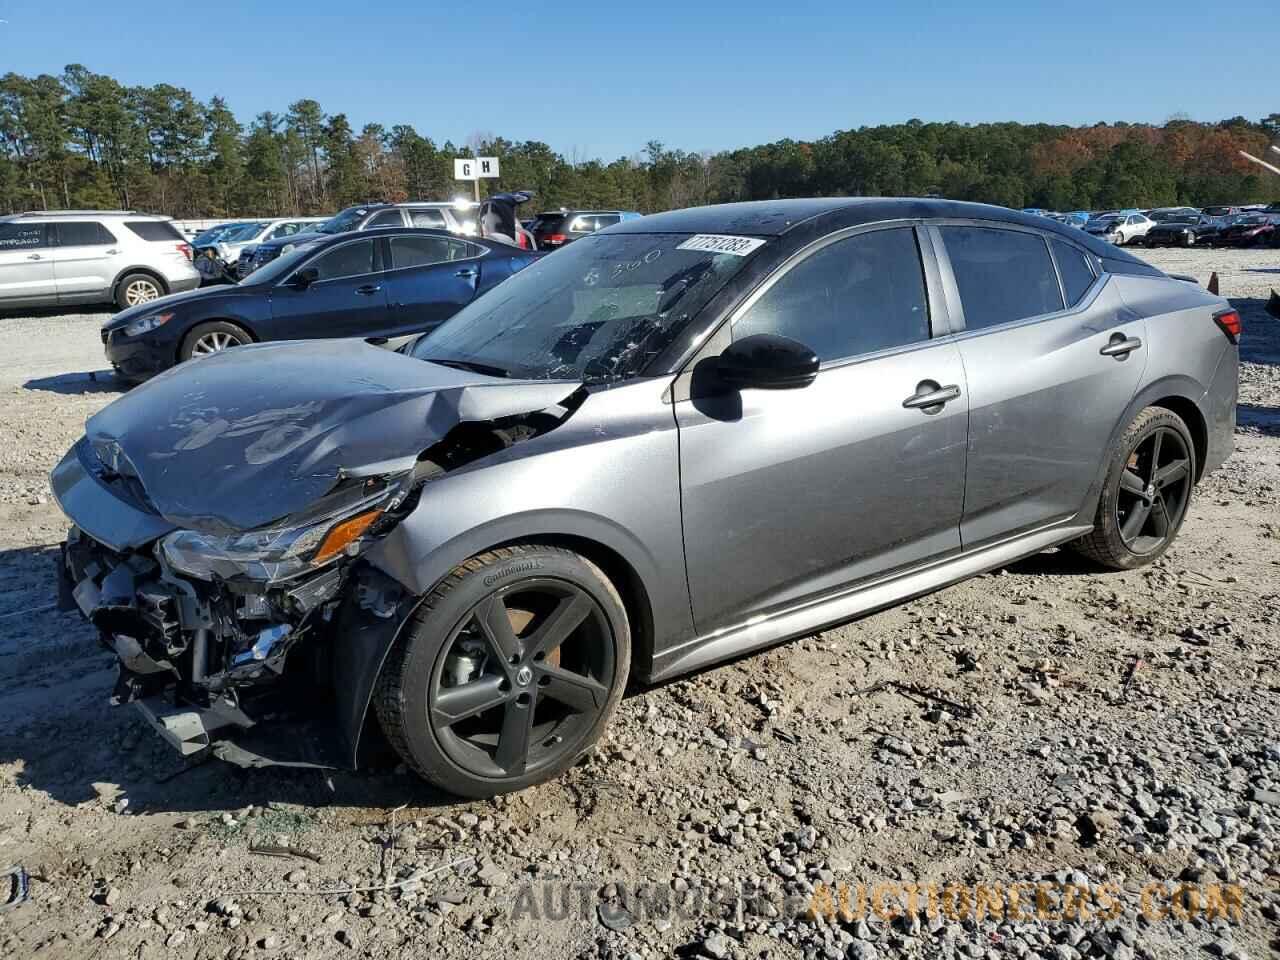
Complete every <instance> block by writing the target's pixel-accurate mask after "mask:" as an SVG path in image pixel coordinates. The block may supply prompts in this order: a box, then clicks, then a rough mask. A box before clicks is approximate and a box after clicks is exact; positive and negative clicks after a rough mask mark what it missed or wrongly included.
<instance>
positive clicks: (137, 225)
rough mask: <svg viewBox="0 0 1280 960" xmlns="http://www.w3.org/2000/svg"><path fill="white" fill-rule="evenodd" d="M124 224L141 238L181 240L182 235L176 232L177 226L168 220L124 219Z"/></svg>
mask: <svg viewBox="0 0 1280 960" xmlns="http://www.w3.org/2000/svg"><path fill="white" fill-rule="evenodd" d="M124 225H125V226H126V227H128V228H129V230H130V231H131V232H132V233H134V234H135V235H136V236H139V237H141V238H142V239H143V240H152V241H158V240H177V241H179V242H182V241H183V236H182V234H180V233H179V232H178V228H177V227H175V226H174V225H173V224H172V223H170V222H169V221H168V220H126V221H125V223H124Z"/></svg>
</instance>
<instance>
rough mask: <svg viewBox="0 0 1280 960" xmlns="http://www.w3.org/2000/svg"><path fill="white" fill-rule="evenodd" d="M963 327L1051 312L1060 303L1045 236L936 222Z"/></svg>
mask: <svg viewBox="0 0 1280 960" xmlns="http://www.w3.org/2000/svg"><path fill="white" fill-rule="evenodd" d="M938 232H939V233H941V234H942V240H943V243H945V244H946V248H947V257H948V258H949V259H950V261H951V271H952V273H954V274H955V278H956V287H957V288H958V289H959V291H960V304H961V306H962V307H963V308H964V325H965V329H967V330H983V329H986V328H987V327H995V326H999V325H1000V324H1002V323H1012V322H1013V321H1015V320H1025V319H1027V318H1028V317H1038V316H1041V315H1042V314H1046V313H1054V312H1056V311H1058V310H1062V309H1063V307H1064V304H1063V300H1062V290H1061V288H1060V287H1059V286H1058V275H1057V274H1056V273H1055V272H1054V269H1053V261H1052V260H1051V259H1050V258H1049V248H1048V246H1047V245H1046V244H1045V241H1044V238H1043V237H1041V236H1040V235H1039V234H1036V233H1027V232H1023V231H1021V230H1003V229H999V228H994V227H961V226H946V227H939V228H938Z"/></svg>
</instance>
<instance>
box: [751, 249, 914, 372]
mask: <svg viewBox="0 0 1280 960" xmlns="http://www.w3.org/2000/svg"><path fill="white" fill-rule="evenodd" d="M756 333H772V334H778V335H779V336H784V337H790V338H791V339H793V340H798V341H799V342H800V343H803V344H804V345H805V346H807V347H808V348H809V349H811V350H812V351H813V352H814V353H816V354H817V355H818V357H819V358H820V359H821V360H823V361H824V362H825V361H832V360H843V359H846V358H849V357H855V356H859V355H861V354H865V353H873V352H875V351H877V350H887V349H890V348H892V347H901V346H905V345H907V344H912V343H919V342H921V341H924V340H928V339H929V302H928V298H927V296H926V294H925V283H924V271H923V268H922V267H921V265H920V251H919V248H918V247H917V246H916V237H915V231H914V230H913V229H912V228H910V227H894V228H891V229H888V230H876V231H873V232H871V233H863V234H857V235H855V236H852V237H848V238H847V239H844V240H837V241H836V242H835V243H831V244H828V245H827V246H825V247H823V248H822V249H820V250H818V251H817V252H816V253H814V254H812V255H810V256H809V257H807V258H806V259H804V260H803V261H801V262H800V263H798V264H796V265H795V266H794V267H792V268H791V269H790V270H788V271H787V272H786V273H785V274H783V276H782V277H781V279H779V280H778V281H777V282H776V283H775V284H773V286H771V287H769V289H767V290H766V291H765V292H764V294H763V295H762V296H761V297H760V299H758V300H757V301H756V302H755V303H753V304H752V305H751V306H750V307H748V308H747V310H746V312H745V313H743V314H742V315H741V316H739V317H738V318H737V319H736V320H735V321H734V324H733V339H734V340H741V339H742V338H743V337H748V336H751V335H752V334H756Z"/></svg>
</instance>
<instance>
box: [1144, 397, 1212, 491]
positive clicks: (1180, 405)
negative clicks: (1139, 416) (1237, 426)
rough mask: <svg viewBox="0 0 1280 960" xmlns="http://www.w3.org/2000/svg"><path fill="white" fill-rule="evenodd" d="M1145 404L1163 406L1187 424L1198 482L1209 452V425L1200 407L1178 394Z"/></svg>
mask: <svg viewBox="0 0 1280 960" xmlns="http://www.w3.org/2000/svg"><path fill="white" fill-rule="evenodd" d="M1146 406H1147V407H1163V408H1164V409H1166V410H1168V411H1170V412H1171V413H1176V414H1177V415H1178V416H1179V417H1180V418H1181V419H1182V422H1183V423H1185V424H1186V425H1187V429H1188V430H1189V431H1191V445H1192V447H1193V449H1194V452H1195V455H1196V482H1197V483H1199V482H1200V478H1201V477H1202V476H1204V464H1205V459H1206V457H1207V456H1208V454H1209V425H1208V423H1206V422H1205V418H1204V414H1203V413H1202V412H1201V410H1200V407H1199V406H1198V405H1197V404H1196V403H1195V401H1193V400H1190V399H1188V398H1187V397H1185V396H1181V395H1179V394H1171V395H1169V396H1166V397H1160V398H1159V399H1158V400H1153V401H1152V402H1151V403H1148V404H1147V405H1146ZM1143 409H1146V407H1144V408H1143Z"/></svg>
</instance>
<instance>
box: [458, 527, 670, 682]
mask: <svg viewBox="0 0 1280 960" xmlns="http://www.w3.org/2000/svg"><path fill="white" fill-rule="evenodd" d="M516 543H537V544H542V545H544V546H551V547H565V548H567V549H569V550H572V551H573V552H574V553H578V554H581V555H582V556H584V557H586V558H587V559H588V560H590V561H591V562H592V563H594V564H595V565H596V566H597V567H599V568H600V569H601V570H603V571H604V574H605V576H606V577H608V578H609V580H610V582H611V583H612V584H613V585H614V587H615V589H617V591H618V595H619V596H621V597H622V605H623V607H624V608H625V609H626V611H627V622H628V625H629V626H630V627H631V675H632V677H635V676H644V675H647V674H648V672H649V671H650V669H651V668H652V665H653V608H652V606H651V604H650V600H649V591H648V589H647V588H646V587H645V584H644V579H643V578H642V577H641V576H640V574H639V572H638V571H637V570H636V568H635V567H634V566H632V565H631V563H630V562H629V561H628V560H627V558H626V557H624V556H623V555H622V554H621V553H619V552H618V551H617V550H615V549H613V548H612V547H610V546H608V545H606V544H604V543H601V542H600V541H599V540H593V539H591V538H590V537H583V536H576V535H573V534H555V533H548V534H539V535H535V536H528V537H518V538H514V539H511V540H505V541H503V542H502V543H496V544H494V545H493V546H492V547H489V548H488V549H489V550H493V549H497V548H498V547H507V546H511V545H513V544H516ZM479 552H481V553H484V552H486V551H485V550H481V551H479Z"/></svg>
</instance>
